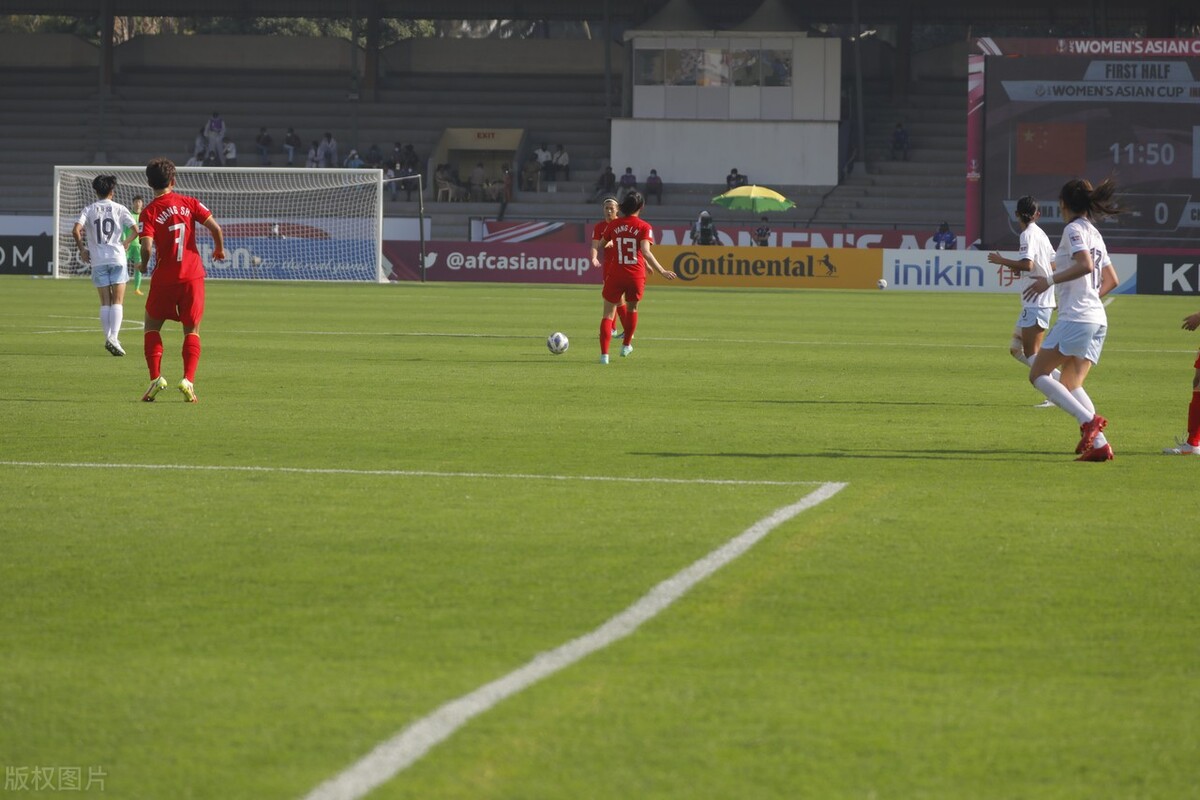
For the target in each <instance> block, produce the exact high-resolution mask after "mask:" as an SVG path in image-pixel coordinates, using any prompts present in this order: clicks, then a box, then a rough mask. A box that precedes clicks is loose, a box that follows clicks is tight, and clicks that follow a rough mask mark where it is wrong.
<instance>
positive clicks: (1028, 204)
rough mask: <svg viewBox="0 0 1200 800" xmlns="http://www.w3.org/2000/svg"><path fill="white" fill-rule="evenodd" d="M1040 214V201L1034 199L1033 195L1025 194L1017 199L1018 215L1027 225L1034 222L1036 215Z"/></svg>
mask: <svg viewBox="0 0 1200 800" xmlns="http://www.w3.org/2000/svg"><path fill="white" fill-rule="evenodd" d="M1037 215H1038V201H1037V200H1034V199H1033V196H1032V195H1028V194H1027V195H1025V196H1024V197H1022V198H1021V199H1020V200H1018V201H1017V216H1018V217H1020V219H1021V221H1022V222H1024V223H1025V224H1026V225H1028V224H1029V223H1031V222H1033V220H1034V217H1036V216H1037Z"/></svg>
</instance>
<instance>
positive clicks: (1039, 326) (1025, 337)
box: [1009, 311, 1059, 408]
mask: <svg viewBox="0 0 1200 800" xmlns="http://www.w3.org/2000/svg"><path fill="white" fill-rule="evenodd" d="M1020 322H1030V323H1031V324H1029V325H1027V326H1024V327H1022V326H1021V325H1020V324H1018V326H1017V328H1016V330H1014V331H1013V340H1012V343H1011V344H1010V345H1009V352H1011V353H1012V356H1013V358H1015V359H1016V360H1017V361H1020V362H1021V363H1022V364H1025V365H1026V366H1032V365H1033V357H1034V356H1036V355H1037V352H1038V350H1041V349H1042V339H1044V338H1045V336H1046V328H1047V327H1049V325H1050V321H1049V314H1047V319H1046V321H1045V323H1044V325H1045V327H1043V323H1042V322H1041V320H1039V319H1037V318H1036V317H1035V316H1033V315H1030V314H1027V313H1026V312H1024V311H1023V312H1022V313H1021V320H1020ZM1050 377H1051V378H1054V380H1058V379H1059V371H1058V370H1053V371H1052V372H1051V373H1050ZM1053 407H1054V401H1053V400H1051V399H1049V398H1047V399H1046V400H1044V401H1043V402H1041V403H1038V404H1037V405H1036V406H1034V408H1053Z"/></svg>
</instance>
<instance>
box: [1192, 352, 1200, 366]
mask: <svg viewBox="0 0 1200 800" xmlns="http://www.w3.org/2000/svg"><path fill="white" fill-rule="evenodd" d="M1192 366H1194V367H1195V368H1196V369H1200V350H1197V351H1196V363H1195V364H1193V365H1192Z"/></svg>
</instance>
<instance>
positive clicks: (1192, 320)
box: [1183, 311, 1200, 331]
mask: <svg viewBox="0 0 1200 800" xmlns="http://www.w3.org/2000/svg"><path fill="white" fill-rule="evenodd" d="M1196 328H1200V311H1197V312H1196V313H1195V314H1192V315H1190V316H1187V317H1184V318H1183V329H1184V330H1185V331H1194V330H1196Z"/></svg>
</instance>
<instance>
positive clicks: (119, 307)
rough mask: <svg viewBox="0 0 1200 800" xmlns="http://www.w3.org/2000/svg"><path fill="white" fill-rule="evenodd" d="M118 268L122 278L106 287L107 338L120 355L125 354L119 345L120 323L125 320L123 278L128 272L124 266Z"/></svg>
mask: <svg viewBox="0 0 1200 800" xmlns="http://www.w3.org/2000/svg"><path fill="white" fill-rule="evenodd" d="M118 270H119V272H118V274H119V275H120V277H121V278H122V280H120V281H118V282H117V283H113V284H111V285H110V286H109V287H108V288H109V290H110V292H111V294H110V296H109V297H110V302H109V312H108V339H109V341H110V342H112V343H113V345H114V346H115V348H116V349H117V351H119V353H120V355H125V348H123V347H121V323H122V322H124V321H125V280H127V279H128V277H129V273H128V272H127V271H126V270H125V268H124V267H118Z"/></svg>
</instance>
